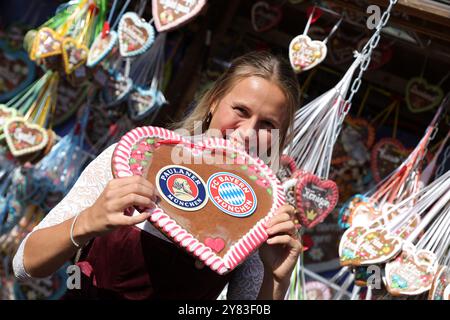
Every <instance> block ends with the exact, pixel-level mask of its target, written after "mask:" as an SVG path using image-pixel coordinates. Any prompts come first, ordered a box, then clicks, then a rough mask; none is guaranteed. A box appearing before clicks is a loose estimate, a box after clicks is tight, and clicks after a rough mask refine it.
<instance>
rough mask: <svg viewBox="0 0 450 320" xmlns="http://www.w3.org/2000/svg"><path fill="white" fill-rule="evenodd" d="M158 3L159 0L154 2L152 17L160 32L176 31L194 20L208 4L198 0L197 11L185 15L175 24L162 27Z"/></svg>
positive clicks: (153, 0) (203, 0)
mask: <svg viewBox="0 0 450 320" xmlns="http://www.w3.org/2000/svg"><path fill="white" fill-rule="evenodd" d="M157 2H158V1H157V0H152V15H153V18H154V23H155V27H156V30H158V32H163V31H167V30H172V29H176V28H177V27H180V26H181V25H183V24H184V23H186V22H187V21H189V20H191V19H192V18H194V17H195V16H196V15H197V14H198V13H199V12H200V11H201V10H202V9H203V7H204V6H205V4H206V0H198V3H197V5H196V6H195V9H194V10H193V11H191V13H190V14H188V15H185V16H184V17H183V18H180V19H177V20H175V22H170V23H168V24H165V25H162V24H161V22H160V21H159V16H158V3H157Z"/></svg>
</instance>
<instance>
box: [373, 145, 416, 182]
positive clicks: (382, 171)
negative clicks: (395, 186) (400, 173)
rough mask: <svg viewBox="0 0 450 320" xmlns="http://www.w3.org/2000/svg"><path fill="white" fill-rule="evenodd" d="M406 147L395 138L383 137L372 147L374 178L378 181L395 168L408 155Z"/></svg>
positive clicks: (408, 151)
mask: <svg viewBox="0 0 450 320" xmlns="http://www.w3.org/2000/svg"><path fill="white" fill-rule="evenodd" d="M409 153H410V150H408V149H406V148H405V147H404V146H403V144H402V143H401V142H400V141H398V140H397V139H392V138H383V139H381V140H380V141H378V143H376V144H375V146H374V147H373V149H372V155H371V167H372V174H373V177H374V180H375V181H376V182H380V181H381V180H383V179H384V178H386V177H387V176H388V175H389V174H391V172H393V171H394V170H395V169H397V168H398V167H399V166H400V165H401V164H402V162H403V161H404V160H405V159H406V158H407V157H408V155H409Z"/></svg>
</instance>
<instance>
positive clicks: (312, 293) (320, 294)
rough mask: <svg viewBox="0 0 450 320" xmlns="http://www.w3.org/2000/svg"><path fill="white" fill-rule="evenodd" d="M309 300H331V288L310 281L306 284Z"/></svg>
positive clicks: (318, 282)
mask: <svg viewBox="0 0 450 320" xmlns="http://www.w3.org/2000/svg"><path fill="white" fill-rule="evenodd" d="M305 291H306V299H307V300H330V299H331V290H330V288H329V287H328V286H327V285H326V284H324V283H322V282H320V281H308V282H306V284H305Z"/></svg>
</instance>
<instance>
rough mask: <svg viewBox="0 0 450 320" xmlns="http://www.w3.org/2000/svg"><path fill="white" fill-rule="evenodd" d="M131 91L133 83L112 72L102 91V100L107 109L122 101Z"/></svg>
mask: <svg viewBox="0 0 450 320" xmlns="http://www.w3.org/2000/svg"><path fill="white" fill-rule="evenodd" d="M132 89H133V81H132V80H131V79H130V78H128V77H124V76H123V75H122V74H121V73H118V72H113V73H112V74H110V75H109V76H108V81H107V83H106V85H105V86H104V87H103V90H102V99H103V101H104V103H105V104H106V105H107V106H108V107H112V106H116V105H118V104H119V103H121V102H122V101H124V100H125V99H126V98H127V97H128V95H129V94H130V92H131V90H132Z"/></svg>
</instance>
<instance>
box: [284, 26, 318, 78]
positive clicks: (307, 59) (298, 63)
mask: <svg viewBox="0 0 450 320" xmlns="http://www.w3.org/2000/svg"><path fill="white" fill-rule="evenodd" d="M326 56H327V46H326V45H325V44H324V43H323V42H322V41H318V40H314V41H313V40H311V38H310V37H308V36H307V35H303V34H302V35H299V36H296V37H295V38H294V39H292V41H291V43H290V44H289V60H290V62H291V66H292V68H293V69H294V71H295V72H302V71H306V70H309V69H312V68H314V67H315V66H317V65H318V64H319V63H321V62H322V61H323V60H324V59H325V57H326Z"/></svg>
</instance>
